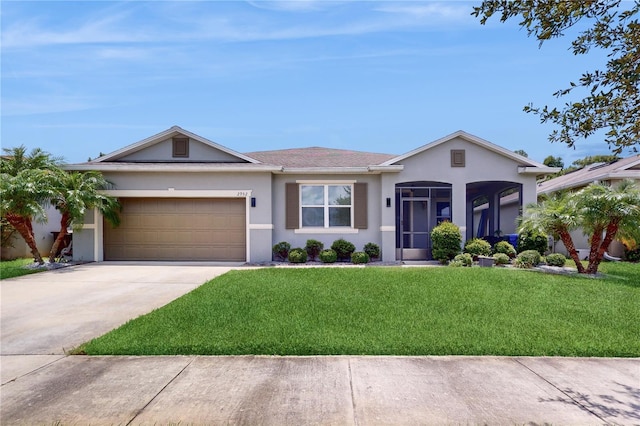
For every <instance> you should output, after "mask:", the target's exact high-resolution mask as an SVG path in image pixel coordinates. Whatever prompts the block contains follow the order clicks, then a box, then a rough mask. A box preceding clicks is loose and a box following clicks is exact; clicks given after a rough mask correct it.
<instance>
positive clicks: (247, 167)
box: [62, 162, 282, 173]
mask: <svg viewBox="0 0 640 426" xmlns="http://www.w3.org/2000/svg"><path fill="white" fill-rule="evenodd" d="M62 168H63V169H64V170H69V171H79V172H83V171H90V170H95V171H100V172H138V173H153V172H168V173H176V172H177V173H185V172H186V173H193V172H221V173H223V172H234V173H236V172H240V173H242V172H244V173H251V172H277V171H280V170H281V169H282V167H279V166H272V165H268V164H247V163H199V164H192V163H163V164H158V163H137V164H132V163H116V162H113V163H83V164H66V165H64V166H63V167H62Z"/></svg>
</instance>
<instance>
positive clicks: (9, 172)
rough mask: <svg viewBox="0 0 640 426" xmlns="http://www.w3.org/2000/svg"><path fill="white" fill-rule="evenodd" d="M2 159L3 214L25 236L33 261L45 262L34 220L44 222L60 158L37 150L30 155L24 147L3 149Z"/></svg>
mask: <svg viewBox="0 0 640 426" xmlns="http://www.w3.org/2000/svg"><path fill="white" fill-rule="evenodd" d="M3 151H4V152H5V155H3V156H2V157H1V158H0V215H1V216H2V217H4V218H5V219H6V220H7V221H8V222H9V224H11V226H13V227H14V228H15V229H16V231H18V233H19V234H20V235H21V236H22V238H23V239H24V241H25V242H26V243H27V246H28V247H29V248H30V249H31V253H32V254H33V259H34V260H35V261H36V262H38V263H39V264H43V263H44V260H43V259H42V256H40V253H39V252H38V247H37V245H36V241H35V238H34V236H33V226H32V221H33V220H38V221H44V220H46V215H45V212H44V207H43V205H45V204H46V202H47V200H48V199H49V197H50V196H51V181H52V179H51V174H52V173H53V170H56V169H58V164H59V163H60V161H61V159H60V158H57V157H52V156H51V155H50V154H48V153H46V152H44V151H42V150H41V149H39V148H36V149H34V150H32V151H31V153H29V154H27V149H26V148H25V147H24V146H19V147H17V148H4V149H3Z"/></svg>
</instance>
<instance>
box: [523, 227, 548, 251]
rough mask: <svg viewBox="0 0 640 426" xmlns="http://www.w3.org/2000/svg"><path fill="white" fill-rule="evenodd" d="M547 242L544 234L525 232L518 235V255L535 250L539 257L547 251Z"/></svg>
mask: <svg viewBox="0 0 640 426" xmlns="http://www.w3.org/2000/svg"><path fill="white" fill-rule="evenodd" d="M548 244H549V241H548V239H547V236H546V235H545V234H541V233H538V232H527V233H524V234H520V235H518V248H517V249H518V253H522V252H523V251H527V250H536V251H537V252H538V253H540V255H541V256H542V255H544V252H546V251H547V248H548V247H547V245H548Z"/></svg>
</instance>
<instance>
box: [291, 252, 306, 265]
mask: <svg viewBox="0 0 640 426" xmlns="http://www.w3.org/2000/svg"><path fill="white" fill-rule="evenodd" d="M306 261H307V252H306V251H305V250H304V249H301V248H294V249H292V250H291V251H290V252H289V262H291V263H305V262H306Z"/></svg>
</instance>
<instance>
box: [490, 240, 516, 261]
mask: <svg viewBox="0 0 640 426" xmlns="http://www.w3.org/2000/svg"><path fill="white" fill-rule="evenodd" d="M493 253H495V254H497V253H503V254H506V255H507V256H508V257H510V258H514V257H516V254H518V253H517V252H516V249H515V247H513V246H512V245H511V244H510V243H509V242H508V241H498V242H497V243H495V245H494V246H493Z"/></svg>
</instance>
